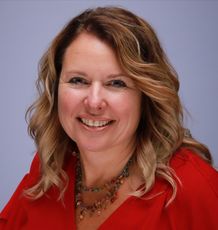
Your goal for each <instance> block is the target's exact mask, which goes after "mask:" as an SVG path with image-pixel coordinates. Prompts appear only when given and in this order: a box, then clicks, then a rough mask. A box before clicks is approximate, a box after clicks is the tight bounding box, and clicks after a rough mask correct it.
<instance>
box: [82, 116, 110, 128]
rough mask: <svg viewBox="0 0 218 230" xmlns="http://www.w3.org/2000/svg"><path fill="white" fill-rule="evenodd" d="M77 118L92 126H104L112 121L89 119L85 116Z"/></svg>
mask: <svg viewBox="0 0 218 230" xmlns="http://www.w3.org/2000/svg"><path fill="white" fill-rule="evenodd" d="M78 120H79V121H80V122H81V123H82V124H84V125H86V126H88V127H93V128H99V127H105V126H107V125H109V124H111V123H112V122H113V120H105V121H98V120H90V119H86V118H78Z"/></svg>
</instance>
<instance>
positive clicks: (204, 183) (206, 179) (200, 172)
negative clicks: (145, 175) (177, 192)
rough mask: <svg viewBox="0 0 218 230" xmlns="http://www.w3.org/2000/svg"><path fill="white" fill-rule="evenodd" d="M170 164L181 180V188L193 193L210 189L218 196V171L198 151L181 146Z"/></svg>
mask: <svg viewBox="0 0 218 230" xmlns="http://www.w3.org/2000/svg"><path fill="white" fill-rule="evenodd" d="M170 164H171V167H172V168H173V169H174V171H175V173H176V175H177V176H178V179H179V180H180V181H181V188H183V189H186V190H187V191H189V190H191V191H192V194H193V192H194V191H198V193H201V192H206V191H210V192H211V193H213V194H214V196H216V197H217V198H218V172H217V171H216V169H214V168H213V167H212V166H211V165H209V164H208V163H207V162H206V161H205V160H204V159H203V158H201V157H200V156H199V155H198V154H197V153H195V152H193V151H192V150H189V149H186V148H181V149H180V150H178V151H177V152H176V153H175V154H174V156H173V158H172V160H171V163H170Z"/></svg>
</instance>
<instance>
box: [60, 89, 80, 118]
mask: <svg viewBox="0 0 218 230" xmlns="http://www.w3.org/2000/svg"><path fill="white" fill-rule="evenodd" d="M76 102H77V100H76V97H75V95H74V94H73V92H72V91H71V90H67V89H62V88H60V89H59V93H58V115H59V118H60V120H61V121H62V120H64V119H66V118H67V117H69V116H70V115H71V114H72V112H73V111H75V107H76Z"/></svg>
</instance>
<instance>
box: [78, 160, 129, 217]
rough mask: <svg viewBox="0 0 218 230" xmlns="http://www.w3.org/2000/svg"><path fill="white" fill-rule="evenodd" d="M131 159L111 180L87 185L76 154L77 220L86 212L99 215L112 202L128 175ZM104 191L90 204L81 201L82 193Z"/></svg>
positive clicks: (90, 214)
mask: <svg viewBox="0 0 218 230" xmlns="http://www.w3.org/2000/svg"><path fill="white" fill-rule="evenodd" d="M132 161H133V157H131V158H130V159H129V161H128V162H127V164H126V165H125V166H124V168H123V170H122V171H121V173H120V174H119V175H118V176H117V177H114V178H113V179H112V180H111V181H109V182H106V183H105V184H103V185H101V186H94V187H87V186H86V185H83V183H82V169H81V164H80V159H79V156H78V159H77V165H76V188H75V193H76V197H75V199H76V201H75V208H76V209H80V214H79V220H80V221H82V220H83V219H84V218H85V216H86V215H87V214H88V215H89V216H90V217H91V216H93V215H94V214H96V215H97V216H99V215H101V213H102V211H103V210H105V209H106V208H107V207H108V206H109V205H110V204H112V203H114V202H115V201H116V199H117V198H118V190H119V188H120V186H121V185H122V184H123V183H124V180H125V179H126V178H127V177H129V167H130V165H131V163H132ZM103 191H105V193H106V194H105V196H103V197H102V198H101V199H98V200H95V201H94V202H93V203H92V204H85V202H84V201H83V195H82V193H87V192H91V193H100V192H103Z"/></svg>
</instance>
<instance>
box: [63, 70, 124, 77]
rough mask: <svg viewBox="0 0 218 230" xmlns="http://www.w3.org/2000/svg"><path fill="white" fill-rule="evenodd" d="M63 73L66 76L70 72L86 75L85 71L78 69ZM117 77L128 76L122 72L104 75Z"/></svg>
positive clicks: (70, 73)
mask: <svg viewBox="0 0 218 230" xmlns="http://www.w3.org/2000/svg"><path fill="white" fill-rule="evenodd" d="M64 74H65V75H66V76H69V75H72V74H78V75H81V76H85V77H88V74H87V73H85V72H83V71H79V70H70V71H66V72H64ZM117 77H126V78H128V76H127V75H126V74H125V73H123V72H120V73H116V74H110V75H108V76H106V78H108V79H112V78H117Z"/></svg>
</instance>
